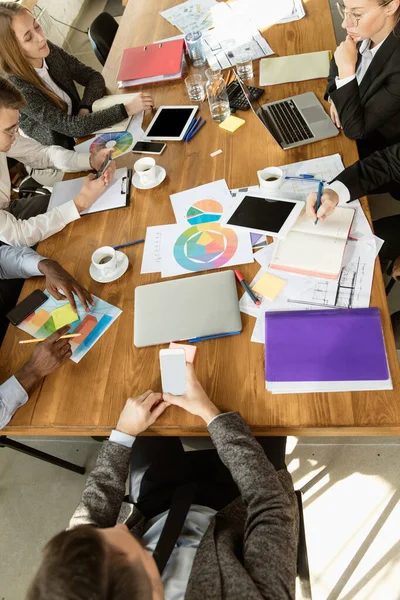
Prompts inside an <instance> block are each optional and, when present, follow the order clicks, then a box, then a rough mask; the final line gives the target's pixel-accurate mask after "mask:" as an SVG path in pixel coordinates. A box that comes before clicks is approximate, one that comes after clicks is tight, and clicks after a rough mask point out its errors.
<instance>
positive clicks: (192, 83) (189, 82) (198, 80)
mask: <svg viewBox="0 0 400 600" xmlns="http://www.w3.org/2000/svg"><path fill="white" fill-rule="evenodd" d="M185 84H186V89H187V93H188V96H189V98H190V100H191V101H192V102H203V100H204V98H205V97H206V92H205V90H204V80H203V78H202V76H201V75H200V74H199V73H196V74H194V75H189V77H187V78H186V79H185Z"/></svg>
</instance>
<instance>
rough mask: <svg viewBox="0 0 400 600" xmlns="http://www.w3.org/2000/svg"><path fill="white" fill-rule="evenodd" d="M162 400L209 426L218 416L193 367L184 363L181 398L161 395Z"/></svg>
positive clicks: (218, 411) (217, 410) (217, 411)
mask: <svg viewBox="0 0 400 600" xmlns="http://www.w3.org/2000/svg"><path fill="white" fill-rule="evenodd" d="M163 398H164V400H166V401H167V402H169V403H170V404H174V405H175V406H180V407H181V408H184V409H185V410H187V411H188V412H190V413H191V414H192V415H197V416H198V417H201V418H202V419H203V421H205V422H206V423H207V425H208V424H209V422H210V421H211V419H213V418H214V417H215V416H217V415H219V414H220V412H221V411H220V410H219V409H218V408H217V407H216V406H215V404H214V403H213V402H211V400H210V398H209V397H208V396H207V394H206V393H205V391H204V390H203V388H202V387H201V384H200V382H199V380H198V379H197V377H196V373H195V372H194V366H193V365H192V364H191V363H186V391H185V393H184V394H183V396H173V395H172V394H163Z"/></svg>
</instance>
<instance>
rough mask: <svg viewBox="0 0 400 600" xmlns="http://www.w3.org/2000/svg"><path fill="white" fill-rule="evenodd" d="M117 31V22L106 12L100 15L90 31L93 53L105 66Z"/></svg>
mask: <svg viewBox="0 0 400 600" xmlns="http://www.w3.org/2000/svg"><path fill="white" fill-rule="evenodd" d="M117 30H118V23H117V21H116V20H115V19H114V17H112V16H111V15H109V14H108V13H106V12H102V13H100V14H99V16H98V17H96V18H95V20H94V21H93V23H92V24H91V26H90V27H89V29H88V36H89V40H90V43H91V44H92V48H93V51H94V53H95V55H96V57H97V58H98V60H99V61H100V62H101V64H102V65H103V66H104V64H105V62H106V60H107V56H108V54H109V52H110V49H111V46H112V43H113V41H114V38H115V34H116V33H117Z"/></svg>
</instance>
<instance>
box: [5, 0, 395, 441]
mask: <svg viewBox="0 0 400 600" xmlns="http://www.w3.org/2000/svg"><path fill="white" fill-rule="evenodd" d="M173 4H174V1H173V0H157V1H156V0H151V1H149V0H130V1H129V3H128V6H127V8H126V10H125V14H124V16H123V19H122V22H121V25H120V27H119V30H118V33H117V36H116V38H115V41H114V44H113V47H112V50H111V52H110V55H109V57H108V60H107V63H106V65H105V67H104V71H103V73H104V76H105V79H106V82H107V86H108V88H109V90H110V92H113V93H115V92H116V91H117V88H116V83H115V80H116V75H117V72H118V67H119V63H120V58H121V54H122V51H123V49H124V48H126V47H130V46H136V45H139V44H146V43H149V42H150V41H153V40H158V39H163V38H166V37H170V36H174V35H176V34H177V31H176V30H175V28H174V27H173V26H172V25H170V24H169V23H168V22H167V21H166V20H165V19H163V18H162V17H161V16H160V15H159V14H158V13H159V11H160V10H163V9H165V8H168V7H169V6H171V5H173ZM304 5H305V9H306V12H307V16H306V17H305V18H303V19H302V20H301V21H299V22H293V23H289V24H285V25H277V26H273V27H271V28H269V29H268V30H266V31H265V32H263V34H264V35H265V37H266V39H267V40H268V42H269V43H270V45H271V47H272V48H273V49H274V50H275V52H276V53H277V55H280V56H283V55H289V54H295V53H301V52H311V51H316V50H325V49H332V50H334V49H335V46H336V43H335V38H334V33H333V27H332V21H331V15H330V10H329V4H328V1H327V0H306V1H305V3H304ZM325 84H326V81H325V80H322V79H321V80H314V81H305V82H302V83H293V84H287V85H280V86H272V87H270V88H269V89H267V91H266V94H265V95H264V97H263V98H265V99H267V100H277V99H279V98H285V97H287V96H289V95H292V94H296V93H302V92H306V91H309V90H313V91H315V92H316V94H317V95H318V97H319V98H320V99H321V100H322V98H323V92H324V88H325ZM151 92H152V94H153V95H154V98H155V101H156V105H157V106H160V105H161V104H169V105H172V104H188V103H189V102H188V98H187V95H186V91H185V85H184V83H183V82H176V83H166V84H159V85H155V86H153V87H152V89H151ZM325 106H326V107H327V105H325ZM200 113H201V115H202V116H203V117H204V118H206V119H207V125H206V126H205V127H203V129H202V130H201V132H200V133H199V134H198V135H197V136H196V137H195V138H194V139H193V140H192V141H191V142H190V143H189V144H186V143H179V142H168V144H167V149H166V150H165V152H164V153H163V154H162V155H161V156H160V157H157V162H158V164H160V165H162V166H163V167H165V169H166V171H167V179H166V180H165V181H164V183H163V184H162V185H160V186H159V187H157V188H155V189H153V190H150V191H141V190H136V189H135V188H133V189H132V197H131V206H130V207H129V208H127V209H121V210H114V211H109V212H105V213H100V214H95V215H90V216H86V217H84V218H82V219H80V220H79V221H76V222H75V223H73V224H71V225H69V226H68V227H66V228H65V229H64V230H63V231H62V232H60V233H59V234H57V235H54V236H52V237H51V238H50V239H48V240H46V241H44V242H42V243H41V244H40V245H39V248H38V251H39V252H40V253H42V254H43V255H44V256H48V257H53V258H55V259H57V260H58V261H59V262H60V263H61V264H62V265H63V266H64V267H65V268H66V269H67V270H68V271H70V272H71V273H72V274H73V275H74V276H75V277H76V278H77V279H78V280H79V281H80V282H81V283H82V284H83V285H85V286H87V287H88V288H89V290H90V291H91V292H92V293H93V294H95V295H97V296H100V297H101V298H103V299H104V300H106V301H108V302H110V303H111V304H115V305H117V306H119V307H121V308H122V309H123V313H122V315H121V316H120V317H119V318H118V319H117V321H116V322H115V323H114V324H113V325H112V326H111V327H110V329H109V330H108V331H107V332H106V334H105V335H104V336H103V337H102V338H101V339H100V341H99V342H98V343H97V344H96V345H95V346H94V347H93V348H92V349H91V350H90V352H89V353H88V354H87V355H86V356H85V358H84V359H83V360H82V361H81V362H80V363H79V364H78V365H76V364H74V363H72V362H70V361H69V362H68V364H66V365H64V366H63V367H62V368H61V369H59V370H58V371H56V372H55V373H53V374H51V375H49V376H48V377H46V378H45V380H44V381H43V382H42V384H41V385H40V386H39V388H38V389H37V390H36V391H35V392H34V393H33V394H32V396H31V398H30V400H29V402H28V403H27V404H26V405H25V406H24V407H23V408H21V409H19V410H18V412H17V413H16V415H15V416H14V418H13V419H12V421H11V422H10V424H9V425H8V426H7V427H6V428H5V429H4V433H5V434H7V435H41V436H46V435H82V436H91V435H92V436H94V435H99V436H100V435H107V434H109V432H110V430H111V428H112V427H113V426H115V424H116V422H117V419H118V415H119V413H120V411H121V409H122V407H123V405H124V403H125V400H126V398H128V396H134V395H138V394H140V393H141V392H143V391H145V390H147V389H149V388H151V389H153V390H160V370H159V360H158V351H159V347H150V348H142V349H137V348H135V347H134V346H133V309H134V306H133V304H134V289H135V287H136V286H137V285H140V284H147V283H152V282H155V281H159V279H160V276H159V275H158V274H152V275H140V266H141V260H142V252H143V246H133V247H130V248H127V249H126V250H125V251H126V254H127V255H128V257H129V261H130V268H129V270H128V272H127V273H126V274H125V275H124V276H123V277H122V278H121V279H119V280H118V281H116V282H114V283H110V284H106V285H102V284H98V283H96V282H94V281H92V280H91V278H90V276H89V265H90V258H91V254H92V252H93V251H94V250H95V249H96V248H98V247H99V246H103V245H108V244H111V245H115V244H118V243H123V242H127V241H130V240H134V239H137V238H141V237H144V235H145V232H146V227H147V226H149V225H158V224H166V223H172V222H174V215H173V211H172V208H171V203H170V200H169V195H170V194H171V193H175V192H179V191H181V190H185V189H188V188H192V187H195V186H198V185H201V184H203V183H208V182H210V181H213V180H217V179H221V178H225V179H226V181H227V183H228V186H229V187H230V188H237V187H241V186H246V185H254V184H256V183H257V175H256V171H257V169H260V168H263V167H265V166H267V165H282V164H286V163H292V162H296V161H299V160H305V159H310V158H315V157H320V156H327V155H330V154H334V153H336V152H339V153H340V154H341V156H342V159H343V161H344V163H345V165H346V166H347V165H350V164H352V163H353V162H354V161H355V160H357V151H356V145H355V143H354V142H351V141H350V140H348V139H346V138H345V137H344V135H343V133H340V135H339V136H337V137H335V138H333V139H330V140H325V141H322V142H318V143H315V144H310V145H307V146H303V147H301V148H297V149H294V150H290V151H287V152H284V151H282V150H281V149H280V148H278V147H277V145H276V144H275V143H274V142H273V141H272V140H271V138H270V137H269V136H268V134H267V132H266V131H265V130H264V129H263V128H262V127H261V125H260V123H259V122H258V120H257V119H256V118H255V117H254V115H253V114H252V113H251V112H250V111H249V112H247V113H244V112H241V113H240V117H242V118H244V119H245V120H246V125H245V126H244V127H242V128H240V129H239V130H238V131H237V132H235V133H234V134H231V133H229V132H226V131H223V130H222V129H220V128H219V127H218V124H216V123H214V122H212V121H211V118H210V114H209V110H208V105H207V103H206V102H204V103H203V104H202V105H201V108H200ZM219 148H221V149H222V151H223V152H222V154H220V155H219V156H217V157H215V158H211V157H210V153H211V152H213V151H215V150H217V149H219ZM137 158H139V157H138V155H132V154H127V155H126V156H124V157H121V158H120V159H119V160H118V165H120V166H123V165H129V166H132V164H133V162H134V160H136V159H137ZM363 206H364V209H365V211H366V213H367V214H368V215H369V210H368V205H367V202H366V201H365V200H364V201H363ZM258 268H259V266H258V263H254V264H252V265H245V266H243V267H241V270H242V272H243V274H244V276H245V277H246V279H247V281H250V280H251V279H252V277H253V276H254V275H255V273H256V272H257V270H258ZM38 286H42V287H43V286H44V280H43V279H31V280H29V281H27V282H26V284H25V285H24V288H23V292H22V296H26V295H27V294H28V293H30V292H31V291H32V290H33V289H35V288H36V287H38ZM371 306H378V307H379V308H380V309H381V314H382V321H383V328H384V333H385V341H386V348H387V352H388V357H389V362H390V369H391V374H392V378H393V385H394V389H393V391H378V392H366V393H365V392H362V393H361V392H360V393H354V392H353V393H323V394H316V393H314V394H298V395H297V394H292V395H282V396H276V395H274V396H273V395H272V394H270V393H268V392H267V391H266V390H265V383H264V347H263V345H261V344H255V343H250V337H251V333H252V330H253V326H254V322H255V321H254V319H253V318H251V317H249V316H247V315H242V319H243V333H242V334H241V335H240V336H236V337H232V338H225V339H220V340H213V341H207V342H202V343H200V344H199V345H198V355H197V358H196V372H197V374H198V377H199V379H200V381H201V382H202V384H203V386H204V388H205V389H206V391H207V392H208V394H209V395H210V397H211V398H212V399H213V400H214V401H215V403H216V404H217V405H218V406H219V407H220V408H221V409H222V410H223V411H227V410H238V411H240V413H241V414H242V416H243V417H244V419H245V420H246V421H247V423H249V425H250V426H251V428H252V430H253V431H254V432H255V433H256V434H259V435H263V434H265V435H266V434H268V435H386V434H388V435H389V434H395V433H400V407H399V391H400V376H399V366H398V361H397V355H396V350H395V345H394V340H393V333H392V330H391V325H390V317H389V312H388V307H387V302H386V297H385V291H384V286H383V281H382V275H381V271H380V267H379V263H378V261H377V262H376V266H375V275H374V284H373V290H372V297H371ZM194 318H195V315H194ZM23 338H26V334H24V333H23V332H21V331H19V330H18V329H15V328H14V327H10V328H9V330H8V332H7V335H6V338H5V341H4V343H3V346H2V349H1V359H0V365H1V367H2V370H5V371H6V375H9V374H12V373H14V372H15V371H16V370H17V368H18V367H20V366H21V365H22V364H23V363H24V362H25V361H26V360H27V359H28V357H29V356H30V353H31V351H32V349H31V348H29V346H21V345H19V344H18V340H20V339H23ZM354 352H355V353H356V352H357V348H354ZM205 431H206V430H205V428H204V424H203V423H202V421H201V420H200V419H198V418H196V417H194V416H192V415H190V414H188V413H186V412H184V411H183V410H181V409H179V408H177V407H171V408H169V409H168V410H167V411H166V412H165V413H164V415H163V416H162V417H161V418H160V419H159V421H158V422H157V424H156V425H155V426H154V427H153V428H152V429H151V430H150V431H149V434H153V435H204V433H205Z"/></svg>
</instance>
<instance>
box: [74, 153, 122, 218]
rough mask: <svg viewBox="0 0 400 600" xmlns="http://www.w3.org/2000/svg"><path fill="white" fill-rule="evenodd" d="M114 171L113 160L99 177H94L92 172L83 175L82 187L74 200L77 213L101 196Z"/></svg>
mask: <svg viewBox="0 0 400 600" xmlns="http://www.w3.org/2000/svg"><path fill="white" fill-rule="evenodd" d="M114 173H115V162H114V161H113V162H112V163H111V165H110V166H109V167H108V169H107V171H106V172H105V173H104V175H102V176H101V177H99V179H95V176H94V175H93V173H91V174H90V175H88V176H87V177H85V180H84V182H83V185H82V189H81V191H80V193H79V194H78V195H77V197H76V198H75V200H74V202H75V206H76V208H77V209H78V212H79V213H81V212H83V211H84V210H86V209H88V208H90V207H91V206H92V204H93V202H96V200H97V198H98V197H99V196H101V194H102V193H103V192H104V190H105V188H106V187H107V186H108V185H109V183H110V182H111V181H112V179H113V177H114Z"/></svg>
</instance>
